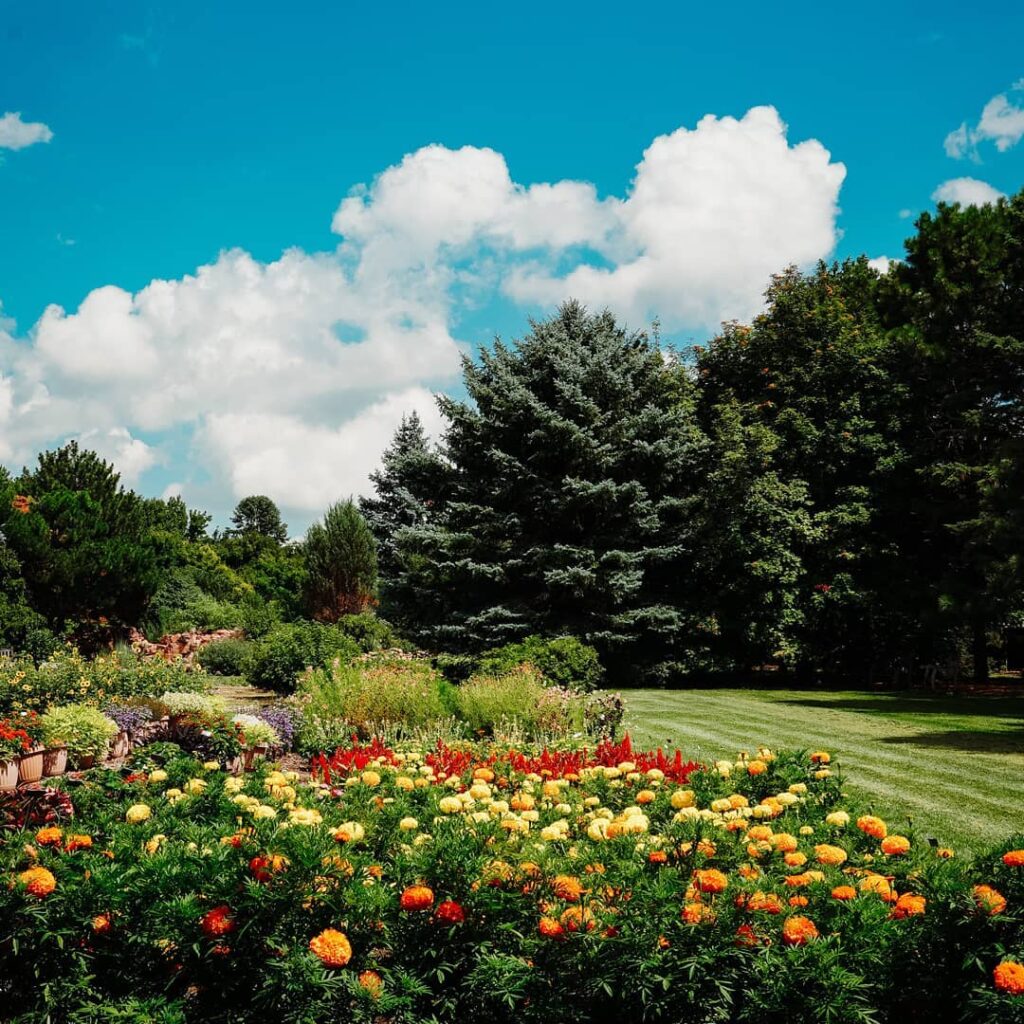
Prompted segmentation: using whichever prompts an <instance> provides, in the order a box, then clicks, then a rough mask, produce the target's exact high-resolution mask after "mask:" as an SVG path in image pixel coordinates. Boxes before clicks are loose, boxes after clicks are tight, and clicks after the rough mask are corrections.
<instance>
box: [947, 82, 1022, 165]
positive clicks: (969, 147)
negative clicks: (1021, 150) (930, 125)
mask: <svg viewBox="0 0 1024 1024" xmlns="http://www.w3.org/2000/svg"><path fill="white" fill-rule="evenodd" d="M1022 90H1024V79H1021V80H1020V81H1018V82H1014V84H1013V86H1012V87H1011V90H1010V91H1011V92H1014V93H1019V92H1021V91H1022ZM1022 136H1024V107H1022V106H1020V105H1019V104H1018V103H1017V102H1016V101H1015V99H1011V98H1010V96H1009V95H1008V94H1007V93H1005V92H1004V93H1000V94H999V95H998V96H993V97H992V99H990V100H989V101H988V103H986V104H985V106H984V107H983V108H982V111H981V117H980V118H979V119H978V123H977V124H976V125H974V126H973V127H972V126H971V125H969V124H968V123H967V122H966V121H964V122H963V124H961V125H960V127H959V128H957V129H956V130H955V131H951V132H950V133H949V134H948V135H947V136H946V140H945V143H944V145H945V149H946V155H947V156H951V157H953V158H954V159H960V158H962V157H965V156H966V157H970V158H971V159H973V160H977V159H978V146H979V144H980V143H983V142H994V143H995V147H996V149H997V150H998V151H999V152H1000V153H1005V152H1006V150H1008V149H1010V148H1011V147H1012V146H1015V145H1017V143H1018V142H1020V140H1021V137H1022Z"/></svg>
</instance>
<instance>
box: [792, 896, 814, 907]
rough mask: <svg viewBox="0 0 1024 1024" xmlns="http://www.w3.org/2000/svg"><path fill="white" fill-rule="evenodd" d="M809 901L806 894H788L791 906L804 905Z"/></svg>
mask: <svg viewBox="0 0 1024 1024" xmlns="http://www.w3.org/2000/svg"><path fill="white" fill-rule="evenodd" d="M810 902H811V901H810V900H809V899H808V898H807V897H806V896H790V897H789V905H790V906H791V907H806V906H807V904H808V903H810Z"/></svg>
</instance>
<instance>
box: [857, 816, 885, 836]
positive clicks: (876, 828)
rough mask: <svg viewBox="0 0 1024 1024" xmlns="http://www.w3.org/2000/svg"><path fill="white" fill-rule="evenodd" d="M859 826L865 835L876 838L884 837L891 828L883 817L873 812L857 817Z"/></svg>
mask: <svg viewBox="0 0 1024 1024" xmlns="http://www.w3.org/2000/svg"><path fill="white" fill-rule="evenodd" d="M857 828H859V829H860V830H861V832H863V833H864V834H865V835H869V836H871V837H872V838H874V839H884V838H885V837H886V836H887V835H888V834H889V829H888V827H887V826H886V824H885V822H884V821H882V819H881V818H876V817H875V816H874V815H873V814H864V815H861V817H859V818H858V819H857Z"/></svg>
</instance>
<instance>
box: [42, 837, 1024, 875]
mask: <svg viewBox="0 0 1024 1024" xmlns="http://www.w3.org/2000/svg"><path fill="white" fill-rule="evenodd" d="M37 838H38V836H37ZM1003 863H1004V864H1005V865H1006V866H1007V867H1008V868H1024V850H1009V851H1008V852H1006V853H1004V854H1003Z"/></svg>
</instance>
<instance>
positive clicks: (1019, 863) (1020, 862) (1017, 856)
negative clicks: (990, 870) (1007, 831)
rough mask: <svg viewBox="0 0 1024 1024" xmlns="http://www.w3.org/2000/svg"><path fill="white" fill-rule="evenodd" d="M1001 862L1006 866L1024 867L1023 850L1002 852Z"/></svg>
mask: <svg viewBox="0 0 1024 1024" xmlns="http://www.w3.org/2000/svg"><path fill="white" fill-rule="evenodd" d="M1003 863H1004V864H1005V865H1006V866H1007V867H1008V868H1024V850H1009V851H1008V852H1006V853H1004V854H1003Z"/></svg>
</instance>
